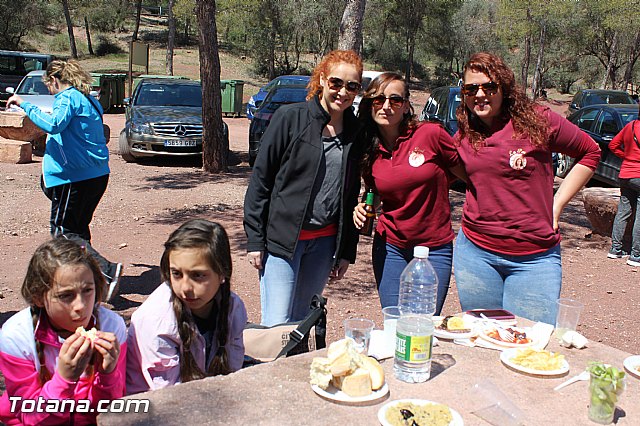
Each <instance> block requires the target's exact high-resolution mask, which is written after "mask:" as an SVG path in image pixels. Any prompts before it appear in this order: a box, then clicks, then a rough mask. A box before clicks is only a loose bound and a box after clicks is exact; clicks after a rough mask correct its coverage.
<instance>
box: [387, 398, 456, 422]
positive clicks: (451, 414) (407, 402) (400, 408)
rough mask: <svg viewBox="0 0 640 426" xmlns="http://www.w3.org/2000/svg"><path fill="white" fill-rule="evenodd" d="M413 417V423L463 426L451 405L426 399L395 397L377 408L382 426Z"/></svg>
mask: <svg viewBox="0 0 640 426" xmlns="http://www.w3.org/2000/svg"><path fill="white" fill-rule="evenodd" d="M409 419H414V421H415V424H419V425H423V424H424V425H433V426H463V425H464V421H463V420H462V416H461V415H460V413H458V412H457V411H456V410H454V409H452V408H451V407H447V406H446V405H444V404H440V403H437V402H433V401H428V400H426V399H397V400H395V401H391V402H387V403H386V404H384V405H383V406H382V408H380V410H378V421H379V422H380V424H381V425H382V426H397V425H403V424H406V420H409Z"/></svg>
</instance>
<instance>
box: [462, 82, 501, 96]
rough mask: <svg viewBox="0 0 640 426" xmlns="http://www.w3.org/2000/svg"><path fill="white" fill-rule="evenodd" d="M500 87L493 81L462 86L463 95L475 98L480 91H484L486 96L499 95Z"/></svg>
mask: <svg viewBox="0 0 640 426" xmlns="http://www.w3.org/2000/svg"><path fill="white" fill-rule="evenodd" d="M499 87H500V85H499V84H498V83H495V82H493V81H490V82H488V83H482V84H464V85H462V89H461V91H462V94H463V95H467V96H475V95H476V93H478V90H480V89H482V91H483V92H484V93H485V95H488V96H493V95H495V94H496V93H498V88H499Z"/></svg>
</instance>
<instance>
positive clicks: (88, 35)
mask: <svg viewBox="0 0 640 426" xmlns="http://www.w3.org/2000/svg"><path fill="white" fill-rule="evenodd" d="M84 31H85V32H86V33H87V48H88V49H89V55H91V56H93V55H94V53H93V45H92V44H91V32H90V31H89V20H88V19H87V17H86V16H85V17H84Z"/></svg>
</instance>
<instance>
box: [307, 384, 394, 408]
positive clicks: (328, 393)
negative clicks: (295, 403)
mask: <svg viewBox="0 0 640 426" xmlns="http://www.w3.org/2000/svg"><path fill="white" fill-rule="evenodd" d="M311 389H313V391H314V392H315V393H317V394H318V395H320V396H321V397H323V398H326V399H329V400H331V401H335V402H341V403H345V404H355V403H360V402H370V401H376V400H378V399H380V398H384V397H385V396H386V395H387V394H388V393H389V386H387V384H386V383H385V384H384V386H382V387H381V388H380V389H378V390H377V391H374V392H371V393H370V394H369V395H365V396H349V395H347V394H346V393H344V392H342V391H341V390H339V389H337V388H335V387H334V386H333V385H331V384H330V385H329V387H328V388H327V390H324V389H322V388H321V387H319V386H317V385H311Z"/></svg>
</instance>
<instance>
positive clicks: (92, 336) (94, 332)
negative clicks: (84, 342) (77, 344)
mask: <svg viewBox="0 0 640 426" xmlns="http://www.w3.org/2000/svg"><path fill="white" fill-rule="evenodd" d="M76 333H80V335H81V336H84V337H86V338H88V339H89V340H91V341H92V342H93V341H94V340H96V337H98V335H97V333H98V330H96V328H95V327H93V328H92V329H91V330H85V329H84V327H78V328H76Z"/></svg>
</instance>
